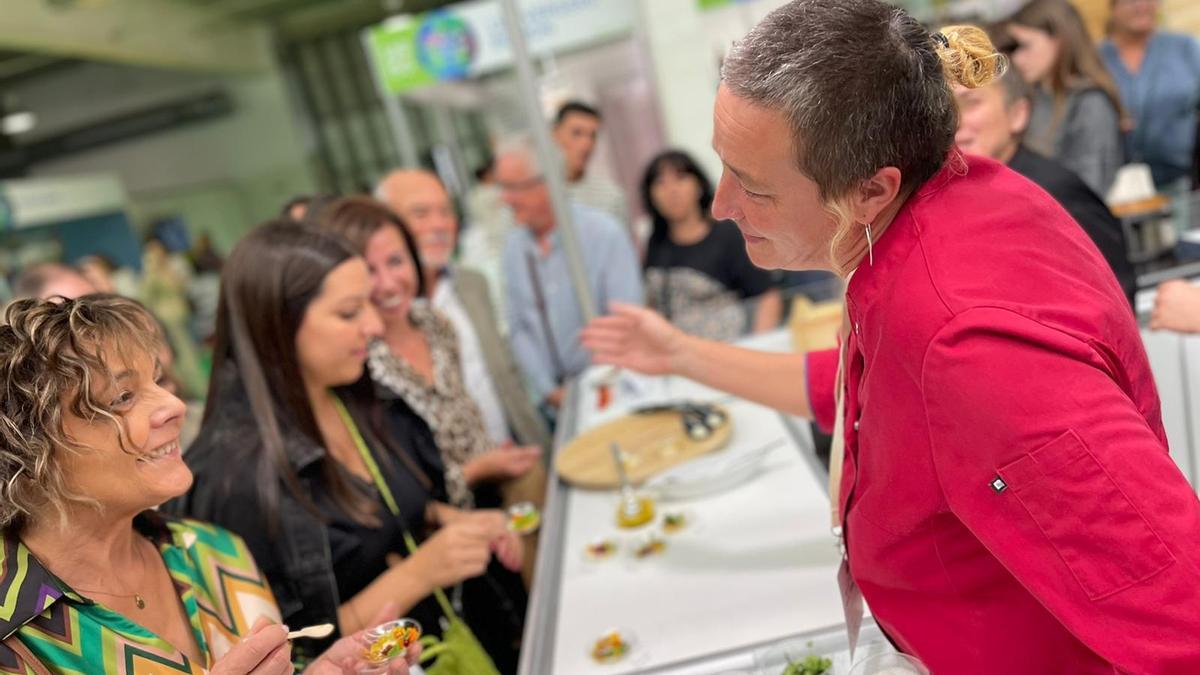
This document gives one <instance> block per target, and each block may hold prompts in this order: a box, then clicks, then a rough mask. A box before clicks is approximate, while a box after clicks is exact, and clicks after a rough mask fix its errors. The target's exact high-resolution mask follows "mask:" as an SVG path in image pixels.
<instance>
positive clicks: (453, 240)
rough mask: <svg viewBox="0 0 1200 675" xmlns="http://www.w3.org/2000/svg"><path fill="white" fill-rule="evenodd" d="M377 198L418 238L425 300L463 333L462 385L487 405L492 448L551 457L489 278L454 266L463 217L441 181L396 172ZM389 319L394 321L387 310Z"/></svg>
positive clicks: (426, 174) (484, 411) (420, 173)
mask: <svg viewBox="0 0 1200 675" xmlns="http://www.w3.org/2000/svg"><path fill="white" fill-rule="evenodd" d="M375 192H376V196H377V197H378V198H379V199H380V200H381V201H382V202H383V203H384V204H386V205H387V206H388V207H389V208H391V210H392V211H393V212H394V213H395V214H396V215H398V216H400V219H401V221H403V222H404V224H405V225H407V226H408V229H409V230H410V231H411V232H412V234H413V236H414V237H415V239H416V244H417V249H418V250H417V251H416V253H417V255H418V256H419V259H420V261H421V265H422V268H423V270H424V279H423V280H422V281H423V282H424V285H425V292H424V293H423V294H421V297H423V298H427V299H428V300H429V302H430V304H431V305H432V306H433V309H435V310H437V311H438V312H440V313H441V314H442V315H443V316H444V317H445V318H447V319H449V320H450V323H451V324H452V325H453V327H454V331H455V333H457V335H458V341H457V342H458V353H459V356H460V357H461V362H462V373H461V379H462V381H463V382H470V383H471V386H470V389H469V392H468V393H469V394H470V396H471V398H472V399H474V401H475V403H476V405H478V406H479V411H480V413H482V416H483V425H484V430H485V431H486V433H487V437H488V440H489V442H490V443H491V445H492V446H501V445H504V444H506V443H510V442H512V441H516V442H517V443H518V444H520V445H536V446H538V447H540V448H542V449H543V450H544V451H546V452H549V450H550V434H549V432H548V431H547V429H546V425H545V423H544V422H543V421H542V419H541V417H540V416H539V415H538V412H537V409H536V408H534V406H533V405H532V404H531V403H530V401H529V396H528V395H527V394H526V393H525V388H524V385H523V384H522V382H521V374H520V372H519V371H518V370H517V366H516V362H515V360H514V359H513V356H512V352H511V351H510V350H509V346H508V344H507V342H506V341H505V339H504V337H503V336H502V335H501V334H500V331H499V330H498V329H497V325H498V323H497V314H496V310H495V308H494V307H493V306H492V303H491V300H490V298H491V292H490V290H489V287H488V281H487V279H486V278H485V277H484V276H483V275H482V274H480V273H479V272H476V271H473V270H470V269H465V268H463V267H460V266H457V265H454V264H452V258H453V255H454V251H455V248H456V246H457V244H458V232H459V229H458V225H459V224H458V216H457V214H456V213H455V212H454V205H453V204H452V203H451V201H450V194H449V193H448V192H447V191H446V188H445V186H443V185H442V182H441V180H440V179H438V177H437V175H436V174H434V173H432V172H430V171H424V170H401V171H394V172H392V173H390V174H388V175H387V176H386V177H385V178H384V179H383V180H382V181H380V183H379V185H378V187H377V188H376V191H375ZM376 225H379V226H382V225H383V223H376ZM381 311H382V310H381ZM383 314H384V318H385V323H386V318H387V312H386V311H384V312H383ZM385 339H386V336H385Z"/></svg>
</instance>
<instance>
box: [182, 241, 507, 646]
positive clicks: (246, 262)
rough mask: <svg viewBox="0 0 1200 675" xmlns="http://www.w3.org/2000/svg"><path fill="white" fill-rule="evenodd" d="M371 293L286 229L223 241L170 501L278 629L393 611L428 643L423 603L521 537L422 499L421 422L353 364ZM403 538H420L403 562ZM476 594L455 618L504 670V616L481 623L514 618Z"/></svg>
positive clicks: (326, 253) (345, 255)
mask: <svg viewBox="0 0 1200 675" xmlns="http://www.w3.org/2000/svg"><path fill="white" fill-rule="evenodd" d="M370 290H371V286H370V273H369V271H368V269H367V264H366V262H365V261H364V260H363V259H362V257H361V256H359V255H358V254H357V253H356V252H355V251H354V250H353V248H352V247H351V246H350V244H349V243H348V242H346V241H345V240H343V239H342V238H340V237H337V236H335V235H333V234H330V233H327V232H320V231H317V230H314V229H312V228H309V227H307V226H302V225H297V224H296V223H295V222H294V221H291V220H277V221H271V222H268V223H266V224H264V225H262V226H260V227H258V228H256V229H255V230H253V231H252V232H251V233H250V234H248V235H246V237H245V238H243V239H242V241H241V242H239V243H238V245H237V246H235V247H234V249H233V252H232V253H231V254H230V256H229V260H228V262H227V264H226V265H225V269H224V272H223V277H222V287H221V305H220V307H221V309H220V312H219V315H218V319H217V335H216V345H215V348H214V355H213V362H214V366H213V374H212V379H211V382H210V386H209V394H208V407H207V410H206V411H205V418H204V424H203V426H202V428H201V430H200V436H199V438H198V439H197V440H196V442H195V443H194V444H193V445H192V447H191V448H190V449H189V450H188V452H187V456H186V459H187V462H188V465H189V466H190V467H191V468H192V471H193V472H194V474H195V484H194V485H193V486H192V488H191V490H190V491H189V492H188V494H187V495H185V497H183V498H182V499H180V500H177V501H176V502H174V503H172V504H171V505H169V506H170V508H171V509H172V510H173V511H176V512H180V513H185V514H188V515H191V516H194V517H198V518H202V519H205V520H209V521H212V522H215V523H217V524H218V525H221V526H223V527H228V528H229V529H231V530H233V531H234V532H236V533H238V534H239V535H241V536H242V537H243V538H244V539H245V540H246V544H247V546H248V547H249V549H250V551H251V552H252V553H253V554H254V558H255V559H256V560H257V561H258V564H259V565H260V566H261V567H262V570H263V572H264V574H265V575H266V577H267V579H268V580H269V581H270V583H271V590H272V592H273V593H274V596H275V598H276V599H277V600H278V601H279V605H280V607H281V608H282V610H283V620H284V622H286V623H288V624H289V625H291V626H307V625H313V624H321V623H333V624H335V625H336V626H338V628H339V631H340V633H341V634H343V635H346V634H350V633H353V632H355V631H357V630H359V629H361V628H364V627H367V626H369V625H370V624H369V621H370V619H371V618H372V617H374V616H376V615H377V614H378V613H379V612H380V610H381V608H383V607H385V606H387V604H388V603H391V602H396V603H398V604H399V606H400V610H401V611H402V612H404V613H405V614H407V615H410V616H413V617H414V618H416V619H417V620H418V621H420V622H421V624H422V625H423V626H424V628H425V630H426V631H427V632H430V633H433V634H440V632H441V631H440V628H439V625H440V622H439V616H440V612H439V611H438V609H437V605H436V604H435V603H433V602H432V600H431V599H429V598H428V596H429V595H430V593H431V592H432V591H433V590H434V589H435V588H444V587H448V586H453V585H455V584H459V583H463V582H464V581H467V580H473V579H475V578H476V577H479V575H481V574H484V573H485V571H486V570H487V569H488V564H489V561H490V559H491V557H492V554H493V553H495V554H496V555H498V556H499V557H500V559H501V560H503V561H504V563H505V564H506V565H507V566H508V567H510V568H512V569H516V568H519V566H520V562H521V548H520V543H519V541H517V539H516V537H515V536H513V535H512V534H511V533H509V532H508V531H507V529H506V527H505V525H506V519H505V517H504V516H503V515H502V514H501V513H500V512H499V511H478V512H470V513H468V512H463V511H459V510H458V509H455V508H453V507H450V506H447V505H445V504H443V503H440V502H439V501H437V497H438V496H439V495H442V494H444V486H443V485H441V483H440V479H439V478H438V474H437V471H440V463H439V460H438V458H437V450H436V448H434V447H433V442H432V438H431V437H430V432H429V429H428V427H426V426H425V425H424V424H422V423H421V422H420V421H419V420H414V419H413V417H412V416H411V415H397V414H393V411H391V410H384V409H383V408H382V407H381V405H380V402H379V401H378V400H377V399H375V397H374V396H373V393H372V391H371V384H370V382H369V380H367V379H365V378H363V370H364V368H363V366H364V363H365V361H366V358H367V346H368V343H369V341H370V340H371V339H372V338H375V337H378V336H379V335H380V334H381V332H382V325H381V324H380V321H379V317H378V315H377V314H376V312H375V310H374V308H373V307H372V306H371V303H370V299H369V296H370ZM433 467H437V469H433ZM382 488H386V489H387V490H388V492H389V493H390V494H391V495H392V501H391V502H390V504H394V505H395V511H393V510H392V507H391V505H390V504H389V505H386V506H385V500H384V498H383V497H382V496H381V495H382V494H383V492H382ZM396 512H398V515H394V514H395V513H396ZM430 532H432V534H430ZM407 535H411V536H412V537H414V538H415V541H416V542H419V545H418V546H417V548H416V550H415V551H413V552H411V553H410V552H409V549H408V547H407V544H406V541H405V539H406V536H407ZM394 556H399V557H394ZM519 583H520V582H519V581H518V582H517V585H518V587H519ZM490 589H491V586H490V584H488V583H485V582H483V581H480V582H479V583H473V582H471V581H467V583H466V584H464V590H463V602H464V609H463V616H464V619H465V620H466V621H467V622H468V624H469V625H472V626H473V627H474V628H475V630H476V632H477V634H478V636H479V638H480V639H481V640H483V641H484V644H485V646H487V647H488V648H489V651H491V653H492V655H493V658H496V659H497V662H498V664H499V663H500V662H505V663H509V662H511V663H515V659H516V655H515V653H514V650H513V647H512V642H511V637H510V636H511V633H512V631H511V630H509V631H507V632H505V631H503V630H502V628H503V627H504V625H503V624H501V625H500V627H497V624H498V622H499V621H510V619H509V618H507V617H502V618H501V619H498V620H490V617H493V616H495V615H496V614H497V613H500V612H506V613H507V614H512V613H515V612H516V611H519V610H512V611H509V610H506V609H505V608H504V606H503V605H502V603H501V601H500V600H497V599H496V597H495V596H494V595H492V594H491V590H490ZM480 593H484V594H485V595H483V596H480ZM515 621H517V622H518V623H519V619H518V620H515ZM323 644H324V642H322V641H308V642H306V643H304V644H297V645H295V648H296V649H298V650H303V651H304V652H305V654H307V653H309V652H310V651H311V650H314V649H317V648H319V647H321V646H322V645H323Z"/></svg>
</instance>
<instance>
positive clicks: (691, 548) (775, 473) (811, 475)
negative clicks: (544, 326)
mask: <svg viewBox="0 0 1200 675" xmlns="http://www.w3.org/2000/svg"><path fill="white" fill-rule="evenodd" d="M755 346H756V347H763V348H774V349H779V348H782V347H785V346H786V335H780V334H777V335H774V336H770V337H768V338H765V339H763V338H759V339H757V340H756V341H755ZM605 372H606V371H605V370H603V369H594V370H593V371H592V372H589V373H588V374H586V375H585V376H584V377H583V378H582V383H581V387H580V389H579V394H580V395H579V396H577V397H576V402H577V403H578V404H579V409H578V415H579V416H578V422H579V427H578V431H583V430H586V429H588V428H591V427H592V426H594V425H595V424H597V423H600V422H603V421H604V420H607V419H611V418H612V417H614V416H618V415H620V414H622V413H623V412H624V411H625V410H627V409H628V408H629V406H631V405H634V404H641V403H647V402H652V401H654V400H662V399H665V398H685V397H686V398H694V399H697V400H722V403H723V404H724V405H726V406H727V407H728V409H729V411H730V413H731V416H732V419H733V423H734V432H733V438H732V440H731V442H730V445H729V446H728V447H727V449H726V450H722V451H720V452H736V451H739V450H745V449H749V448H757V447H761V446H764V445H766V444H768V443H771V442H773V441H777V440H783V441H784V443H783V444H782V445H780V446H779V447H776V448H775V449H774V450H773V451H771V452H770V454H769V455H768V456H767V459H766V460H765V462H764V464H763V470H762V471H761V472H760V473H759V474H758V475H756V476H755V477H754V478H752V479H750V480H749V481H747V482H745V483H743V484H741V485H739V486H737V487H735V488H733V489H732V490H729V491H728V492H724V493H721V494H717V495H710V496H708V497H705V498H701V499H697V500H692V501H688V502H673V503H661V504H659V508H660V511H661V510H662V509H680V508H681V509H683V510H684V511H685V512H687V513H688V514H689V515H690V516H691V517H692V518H693V519H694V527H693V528H691V529H687V530H685V531H684V532H683V533H680V534H677V535H668V536H667V541H668V547H667V550H666V551H665V553H663V554H662V555H660V556H658V557H655V558H651V559H649V560H635V559H634V558H633V557H632V555H631V554H630V553H629V552H628V550H627V549H628V548H630V547H625V548H626V550H623V551H622V553H621V554H620V555H618V556H617V557H616V558H614V559H611V560H608V561H604V562H594V561H590V560H588V559H587V557H586V556H585V554H584V549H585V546H586V544H587V543H588V542H589V541H590V540H592V539H594V538H597V537H608V536H612V537H615V538H616V539H618V540H620V541H622V542H623V543H628V542H631V541H632V540H633V539H634V538H635V537H636V536H637V532H638V531H635V532H634V533H633V534H630V533H629V532H628V531H621V530H618V529H617V528H616V527H615V522H614V518H615V514H616V508H617V501H618V499H617V494H616V492H595V491H585V490H577V489H573V488H566V490H565V493H564V495H563V496H564V499H562V500H561V501H560V502H559V503H558V504H557V505H556V506H557V507H559V508H563V509H565V513H564V516H565V526H564V528H563V531H562V539H561V540H560V541H549V540H546V539H544V540H543V545H544V546H558V547H561V553H560V554H561V556H562V559H561V567H560V571H561V574H560V575H558V576H559V578H558V579H557V582H558V588H557V594H556V595H557V608H556V611H554V612H551V613H550V616H552V617H553V621H554V623H555V627H554V630H553V656H552V660H551V661H550V662H551V663H553V670H552V672H553V673H555V674H556V675H558V674H563V675H571V674H576V673H579V674H587V673H604V674H606V675H617V674H619V673H628V672H640V671H644V670H652V669H653V670H656V671H657V670H659V669H665V670H666V671H671V672H689V673H700V672H721V671H723V670H726V669H729V668H730V667H734V668H735V669H741V668H744V669H746V672H750V669H749V666H750V661H751V658H750V657H749V656H748V652H745V653H743V654H741V655H738V654H737V652H739V651H740V650H741V651H745V650H749V649H750V648H752V647H753V646H754V645H761V644H765V643H770V642H774V641H776V640H779V639H782V638H784V637H787V636H793V635H798V634H810V633H811V634H818V633H821V632H822V631H828V630H829V629H834V628H836V627H837V626H838V625H840V624H841V623H842V607H841V602H840V600H839V597H838V590H837V581H836V574H837V567H838V562H839V557H838V553H837V551H836V550H835V547H834V540H833V537H832V536H831V535H830V532H829V502H828V498H827V496H826V492H825V486H824V485H823V478H819V477H818V473H817V471H816V469H815V465H814V462H813V460H812V458H811V454H812V449H811V439H810V437H809V434H808V432H807V428H806V427H802V426H800V427H796V428H794V429H793V430H789V429H788V427H787V423H786V421H785V419H784V418H783V417H782V416H781V415H780V414H779V413H777V412H775V411H772V410H770V409H767V408H764V407H762V406H758V405H755V404H752V403H749V402H745V401H740V400H728V399H724V397H723V396H722V395H721V394H719V393H718V392H715V391H713V390H710V389H707V388H705V387H702V386H700V385H698V384H696V383H693V382H690V381H687V380H683V379H681V378H671V380H670V383H669V385H664V384H663V382H662V380H661V378H654V379H644V378H634V381H635V382H636V383H637V384H639V385H640V386H639V387H629V386H621V387H618V388H617V392H616V398H615V401H614V403H613V404H612V405H611V406H610V407H609V409H608V410H606V411H605V412H604V413H599V414H598V413H596V412H595V395H594V389H593V387H592V386H591V385H592V383H594V382H595V380H596V378H597V377H599V376H601V375H603V374H604V373H605ZM623 377H629V376H623ZM796 386H798V387H799V386H803V385H802V383H796ZM635 390H636V391H635ZM797 429H798V430H799V431H800V433H799V434H796V433H794V432H795V431H796V430H797ZM651 527H652V526H651ZM548 581H549V580H544V579H538V581H537V583H538V584H542V583H545V582H548ZM547 618H550V617H547ZM611 628H619V629H622V630H624V631H628V632H631V633H632V634H633V635H634V636H635V638H636V641H637V643H636V645H635V647H634V649H633V651H632V652H631V655H630V657H629V658H628V659H627V660H625V661H623V662H621V663H619V664H612V665H598V664H596V663H595V662H594V661H593V660H592V659H591V657H590V650H591V646H592V644H593V643H594V641H595V640H596V639H597V638H598V637H599V636H600V635H601V634H603V633H604V632H605V631H606V630H608V629H611ZM534 637H535V639H536V634H535V635H534ZM530 646H531V645H528V644H527V645H526V648H529V647H530ZM722 654H724V655H725V656H724V658H722V656H721V655H722ZM706 663H707V664H710V665H707V666H706V665H704V664H706ZM718 664H719V666H718ZM706 668H707V669H706ZM714 669H715V670H714Z"/></svg>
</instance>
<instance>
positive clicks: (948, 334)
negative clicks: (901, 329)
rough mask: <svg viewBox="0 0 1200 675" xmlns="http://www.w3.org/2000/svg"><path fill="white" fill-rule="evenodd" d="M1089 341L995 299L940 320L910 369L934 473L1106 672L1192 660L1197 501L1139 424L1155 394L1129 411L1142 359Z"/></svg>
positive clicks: (1148, 429) (1190, 664)
mask: <svg viewBox="0 0 1200 675" xmlns="http://www.w3.org/2000/svg"><path fill="white" fill-rule="evenodd" d="M1126 348H1127V349H1129V350H1131V351H1133V350H1140V349H1141V346H1140V344H1136V345H1129V346H1128V347H1126ZM1101 349H1102V351H1098V350H1097V349H1096V348H1093V346H1092V344H1091V343H1090V342H1085V341H1084V340H1082V339H1080V338H1078V337H1076V336H1074V335H1071V334H1068V333H1066V332H1063V331H1061V330H1058V329H1056V328H1053V327H1049V326H1045V325H1043V324H1040V323H1037V322H1035V321H1033V320H1031V319H1029V318H1026V317H1024V316H1021V315H1019V314H1017V313H1015V312H1012V311H1008V310H1004V309H995V308H978V309H972V310H969V311H967V312H964V313H962V314H960V315H958V316H957V317H955V318H954V319H952V320H951V321H950V322H949V323H948V324H947V325H946V326H945V327H944V328H943V329H942V330H941V331H940V332H939V333H938V334H937V335H936V336H935V337H934V339H933V340H932V341H931V343H930V345H929V347H928V349H927V351H926V354H925V358H924V362H923V365H922V368H921V387H922V391H923V397H924V401H925V407H926V415H925V419H924V420H921V422H924V423H925V424H926V425H927V430H928V434H929V438H930V444H931V451H932V459H933V463H934V468H935V470H936V472H937V478H938V481H939V483H940V486H941V490H942V492H943V494H944V497H945V500H946V503H947V505H948V507H949V509H950V511H951V512H952V513H953V515H954V516H955V517H957V518H958V519H959V520H960V521H961V522H962V523H963V524H964V525H965V526H966V527H967V528H968V529H969V530H970V531H971V533H972V534H973V535H974V536H975V537H977V538H978V539H979V541H980V542H981V543H982V544H983V546H985V547H986V548H987V550H988V551H989V552H990V553H991V554H992V555H993V556H995V557H996V559H997V560H998V561H999V562H1000V563H1001V564H1002V565H1003V566H1004V568H1005V569H1006V570H1008V571H1009V573H1011V574H1012V575H1013V576H1014V577H1016V579H1017V580H1018V581H1019V582H1020V584H1021V585H1022V586H1023V587H1024V588H1026V589H1027V590H1028V591H1029V592H1030V593H1031V594H1032V595H1033V596H1034V597H1035V598H1036V599H1037V601H1038V603H1040V604H1041V605H1042V606H1043V607H1045V609H1046V610H1047V611H1048V612H1050V613H1051V614H1053V615H1054V617H1055V618H1056V619H1057V620H1058V621H1060V622H1061V623H1062V625H1063V626H1064V627H1065V628H1066V629H1067V630H1069V631H1070V632H1071V633H1072V634H1073V635H1075V636H1076V637H1077V638H1078V639H1079V640H1080V641H1082V642H1083V643H1084V644H1085V645H1087V647H1088V648H1089V649H1091V650H1093V651H1095V652H1096V653H1097V654H1099V655H1100V656H1102V657H1103V658H1105V659H1107V660H1108V661H1110V662H1111V663H1112V664H1113V665H1114V666H1115V667H1116V670H1118V671H1120V672H1130V673H1132V672H1155V673H1168V672H1170V673H1185V672H1186V673H1196V672H1200V642H1197V640H1196V636H1197V635H1200V612H1196V611H1195V608H1196V607H1197V606H1200V584H1198V583H1197V582H1196V580H1197V579H1200V502H1198V501H1197V499H1196V495H1195V493H1194V492H1193V491H1192V488H1191V486H1190V485H1188V482H1187V479H1186V478H1185V477H1184V476H1183V474H1182V473H1181V472H1180V471H1179V468H1178V467H1177V466H1176V465H1175V462H1174V461H1172V459H1171V457H1170V456H1169V455H1168V453H1167V448H1166V439H1165V437H1163V436H1162V435H1160V429H1156V428H1154V426H1152V425H1151V423H1149V422H1148V418H1149V419H1150V420H1155V419H1157V416H1158V414H1159V413H1158V410H1157V400H1152V401H1149V400H1147V401H1144V402H1146V403H1151V402H1152V403H1153V404H1154V409H1152V410H1151V409H1147V410H1139V409H1138V406H1137V404H1136V403H1135V401H1134V400H1132V399H1131V398H1130V397H1129V396H1128V395H1127V394H1126V393H1125V391H1124V390H1123V387H1124V388H1128V389H1133V390H1135V391H1141V392H1145V390H1146V389H1147V388H1150V387H1152V386H1153V384H1152V382H1150V375H1149V372H1148V367H1147V368H1146V369H1145V371H1143V372H1138V369H1136V368H1135V369H1134V370H1133V371H1132V372H1130V371H1129V370H1128V369H1126V368H1122V367H1121V365H1120V364H1121V363H1122V361H1123V360H1124V359H1123V358H1122V356H1121V355H1119V354H1113V353H1111V351H1110V350H1108V349H1106V348H1101ZM1129 358H1137V357H1136V356H1132V355H1131V357H1129ZM1130 377H1133V378H1136V379H1135V380H1134V381H1132V382H1126V379H1127V378H1130ZM1122 383H1123V384H1122ZM1143 397H1144V398H1145V399H1153V397H1152V396H1149V395H1147V394H1144V393H1143ZM914 422H916V420H914ZM911 431H912V432H913V433H921V432H922V431H924V430H921V429H920V428H919V427H914V428H913V429H912V430H911ZM1017 647H1018V648H1019V646H1017Z"/></svg>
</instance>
